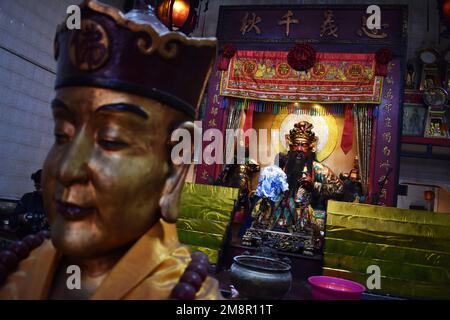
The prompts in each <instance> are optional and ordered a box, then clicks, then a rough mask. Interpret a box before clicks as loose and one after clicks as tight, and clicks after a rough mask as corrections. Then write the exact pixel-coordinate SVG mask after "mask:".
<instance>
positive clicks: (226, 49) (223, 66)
mask: <svg viewBox="0 0 450 320" xmlns="http://www.w3.org/2000/svg"><path fill="white" fill-rule="evenodd" d="M235 54H236V47H235V46H234V45H233V44H231V43H227V44H226V45H224V46H223V49H222V56H221V57H220V61H219V64H218V66H217V68H218V69H219V70H221V71H227V70H228V67H229V65H230V61H231V58H233V57H234V55H235Z"/></svg>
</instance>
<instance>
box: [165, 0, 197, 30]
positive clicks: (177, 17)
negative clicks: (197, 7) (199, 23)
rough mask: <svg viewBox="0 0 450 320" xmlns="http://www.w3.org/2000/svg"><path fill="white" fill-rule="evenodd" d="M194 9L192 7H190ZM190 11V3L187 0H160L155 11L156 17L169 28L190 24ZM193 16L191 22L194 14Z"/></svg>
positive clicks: (178, 27) (180, 27)
mask: <svg viewBox="0 0 450 320" xmlns="http://www.w3.org/2000/svg"><path fill="white" fill-rule="evenodd" d="M172 5H173V7H172V25H171V24H170V20H171V19H170V18H171V16H170V14H171V6H172ZM192 9H193V10H194V8H192ZM190 11H191V3H190V1H187V0H165V1H161V3H160V4H159V5H158V9H157V13H158V17H159V19H160V20H161V22H162V23H163V24H165V25H166V26H167V27H169V28H171V29H172V28H175V29H182V28H183V27H184V26H185V25H186V24H192V23H191V22H189V21H188V19H189V18H190V16H192V15H191V14H190ZM192 17H193V23H194V22H195V16H192Z"/></svg>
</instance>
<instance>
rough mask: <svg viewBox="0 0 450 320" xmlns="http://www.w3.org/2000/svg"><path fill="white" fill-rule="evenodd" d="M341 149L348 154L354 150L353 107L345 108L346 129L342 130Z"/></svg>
mask: <svg viewBox="0 0 450 320" xmlns="http://www.w3.org/2000/svg"><path fill="white" fill-rule="evenodd" d="M341 148H342V151H344V153H345V154H347V153H348V152H349V151H350V150H352V148H353V111H352V106H351V105H347V106H345V119H344V129H343V130H342V139H341Z"/></svg>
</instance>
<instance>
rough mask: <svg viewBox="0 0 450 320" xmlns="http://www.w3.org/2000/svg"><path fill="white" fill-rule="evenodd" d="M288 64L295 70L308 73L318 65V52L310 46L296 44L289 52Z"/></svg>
mask: <svg viewBox="0 0 450 320" xmlns="http://www.w3.org/2000/svg"><path fill="white" fill-rule="evenodd" d="M287 62H288V63H289V66H291V67H292V69H294V70H297V71H307V70H309V69H311V68H312V67H314V64H315V63H316V50H315V49H314V48H313V47H311V46H310V45H309V44H296V45H295V46H294V47H293V48H292V49H291V50H290V51H289V53H288V55H287Z"/></svg>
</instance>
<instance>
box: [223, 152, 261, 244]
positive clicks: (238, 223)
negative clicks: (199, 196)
mask: <svg viewBox="0 0 450 320" xmlns="http://www.w3.org/2000/svg"><path fill="white" fill-rule="evenodd" d="M247 151H248V150H247ZM258 171H259V165H258V164H257V163H256V161H255V160H253V159H249V158H248V157H247V158H246V159H245V161H244V163H241V164H239V163H236V164H227V165H225V167H224V168H223V170H222V172H221V173H220V174H219V177H218V178H217V180H216V183H215V184H217V185H221V186H225V187H232V188H239V192H238V198H237V201H236V205H235V208H234V212H233V213H232V219H233V220H232V222H231V237H232V239H231V241H232V242H233V243H237V242H239V232H240V229H241V228H242V226H243V225H244V223H245V220H246V219H247V217H248V216H249V214H250V212H249V210H250V206H251V203H250V193H251V191H252V178H253V175H254V174H255V173H256V172H258Z"/></svg>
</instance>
